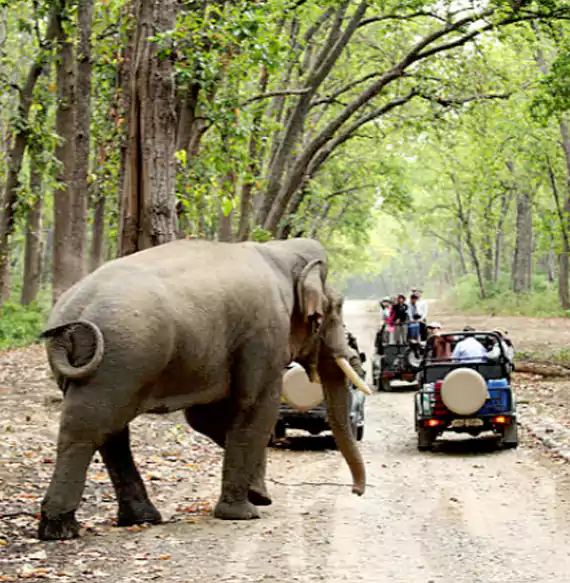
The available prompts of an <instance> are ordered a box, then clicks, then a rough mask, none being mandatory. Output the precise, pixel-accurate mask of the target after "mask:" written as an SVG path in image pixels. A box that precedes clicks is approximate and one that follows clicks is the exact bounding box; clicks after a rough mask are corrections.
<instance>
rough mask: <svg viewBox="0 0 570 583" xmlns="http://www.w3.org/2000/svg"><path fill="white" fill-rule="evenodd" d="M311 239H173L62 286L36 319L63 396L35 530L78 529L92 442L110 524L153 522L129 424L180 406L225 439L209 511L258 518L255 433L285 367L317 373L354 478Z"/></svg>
mask: <svg viewBox="0 0 570 583" xmlns="http://www.w3.org/2000/svg"><path fill="white" fill-rule="evenodd" d="M325 279H326V254H325V251H324V249H323V247H322V246H321V245H320V244H319V243H318V242H316V241H312V240H308V239H294V240H291V241H278V242H270V243H264V244H256V243H243V244H224V243H209V242H201V241H186V240H181V241H175V242H172V243H168V244H165V245H161V246H159V247H154V248H152V249H148V250H145V251H142V252H139V253H136V254H134V255H130V256H128V257H124V258H121V259H118V260H115V261H112V262H109V263H107V264H105V265H103V266H102V267H101V268H99V269H98V270H97V271H95V272H94V273H92V274H90V275H89V276H87V277H86V278H84V279H83V280H82V281H80V282H79V283H77V284H76V285H74V286H73V287H72V288H71V289H70V290H68V291H67V292H66V293H65V294H64V295H63V296H62V297H61V298H60V300H59V301H58V302H57V304H56V305H55V307H54V309H53V312H52V314H51V317H50V319H49V322H48V324H47V326H46V330H45V332H44V334H43V336H44V337H46V338H47V339H48V340H47V353H48V358H49V361H50V365H51V368H52V371H53V372H54V374H55V376H56V378H57V381H58V384H59V386H60V387H61V389H62V390H63V392H64V394H65V397H64V401H63V410H62V415H61V422H60V432H59V438H58V445H57V462H56V465H55V471H54V474H53V477H52V480H51V483H50V486H49V488H48V491H47V493H46V495H45V498H44V500H43V502H42V509H41V520H40V525H39V532H38V535H39V538H40V539H44V540H48V539H66V538H72V537H76V536H78V531H79V524H78V522H77V521H76V519H75V511H76V509H77V507H78V505H79V502H80V500H81V496H82V492H83V489H84V485H85V476H86V471H87V468H88V466H89V463H90V461H91V458H92V456H93V454H94V453H95V451H97V450H99V451H100V452H101V455H102V457H103V460H104V462H105V464H106V466H107V468H108V471H109V474H110V476H111V479H112V482H113V485H114V487H115V491H116V494H117V499H118V505H119V512H118V516H119V524H120V525H132V524H139V523H143V522H151V523H158V522H160V520H161V517H160V514H159V512H158V511H157V510H156V508H155V507H154V505H153V504H152V502H151V501H150V500H149V498H148V496H147V493H146V490H145V487H144V484H143V482H142V480H141V477H140V475H139V473H138V470H137V468H136V466H135V464H134V462H133V457H132V454H131V449H130V444H129V429H128V425H129V422H130V421H132V420H133V419H134V418H135V417H136V416H137V415H140V414H141V413H167V412H171V411H176V410H178V409H183V410H184V411H185V414H186V418H187V419H188V422H189V423H190V424H191V425H192V427H194V428H195V429H196V430H198V431H200V432H202V433H204V434H205V435H207V436H209V437H210V438H212V439H213V440H214V441H215V442H216V443H218V444H219V445H220V446H222V447H223V448H224V449H225V455H224V462H223V478H222V492H221V496H220V499H219V501H218V503H217V505H216V508H215V511H214V514H215V516H216V517H218V518H222V519H250V518H257V517H259V511H258V509H257V508H256V506H260V505H267V504H271V499H270V497H269V495H268V493H267V490H266V487H265V480H264V475H265V461H266V460H265V455H266V445H267V443H268V440H269V437H270V434H271V432H272V429H273V427H274V425H275V422H276V419H277V414H278V405H279V400H280V395H281V384H282V374H283V369H284V367H285V366H286V365H287V364H288V363H289V362H290V361H291V360H294V359H297V360H298V361H299V362H301V363H302V364H303V365H304V366H305V367H306V368H307V370H309V371H311V372H314V366H315V363H316V362H317V361H318V373H319V375H320V378H321V382H322V383H323V386H324V389H325V396H326V400H327V404H328V407H329V411H330V413H331V426H332V429H333V431H334V436H335V438H336V441H337V444H338V446H339V449H340V451H341V452H342V454H343V456H344V457H345V459H346V461H347V463H348V465H349V467H350V470H351V472H352V476H353V480H354V487H353V491H354V492H355V493H357V494H362V493H363V492H364V487H365V471H364V463H363V460H362V457H361V456H360V453H359V451H358V449H357V446H356V442H355V441H354V438H353V436H352V432H351V431H350V425H349V420H348V400H349V393H348V390H347V381H346V379H345V377H344V374H343V373H342V372H341V371H340V369H339V368H338V367H337V366H336V363H335V362H334V358H335V357H338V356H348V355H349V348H348V346H347V345H346V341H345V337H344V331H343V322H342V298H341V297H340V296H339V295H338V294H336V293H335V292H334V291H333V290H332V289H331V288H329V287H328V285H327V284H326V283H325Z"/></svg>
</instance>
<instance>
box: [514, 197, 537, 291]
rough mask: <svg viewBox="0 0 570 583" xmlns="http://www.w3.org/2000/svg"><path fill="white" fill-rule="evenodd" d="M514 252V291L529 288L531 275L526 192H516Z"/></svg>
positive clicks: (530, 209)
mask: <svg viewBox="0 0 570 583" xmlns="http://www.w3.org/2000/svg"><path fill="white" fill-rule="evenodd" d="M516 200H517V220H516V240H515V252H514V257H513V268H512V286H513V291H514V292H515V293H522V292H528V291H530V289H531V275H532V200H531V198H530V195H529V194H528V193H526V192H525V193H517V199H516Z"/></svg>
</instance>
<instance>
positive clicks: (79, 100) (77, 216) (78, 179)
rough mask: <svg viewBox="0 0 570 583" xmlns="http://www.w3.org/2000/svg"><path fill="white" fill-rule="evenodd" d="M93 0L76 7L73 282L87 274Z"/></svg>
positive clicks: (71, 279) (71, 241) (72, 191)
mask: <svg viewBox="0 0 570 583" xmlns="http://www.w3.org/2000/svg"><path fill="white" fill-rule="evenodd" d="M92 20H93V0H79V2H78V7H77V28H78V36H79V42H78V45H77V56H76V61H77V64H76V73H75V81H76V82H75V141H74V145H75V159H74V168H73V183H72V188H71V192H70V194H71V195H72V204H73V207H72V217H71V236H70V243H71V245H72V247H73V249H74V252H75V254H76V260H75V261H73V262H72V263H71V266H70V267H71V270H72V271H71V273H70V283H75V282H76V281H79V280H80V279H81V278H82V277H83V276H84V275H85V269H86V248H87V215H88V201H89V184H88V180H87V178H88V175H89V152H90V147H89V144H90V136H91V69H92V65H91V28H92Z"/></svg>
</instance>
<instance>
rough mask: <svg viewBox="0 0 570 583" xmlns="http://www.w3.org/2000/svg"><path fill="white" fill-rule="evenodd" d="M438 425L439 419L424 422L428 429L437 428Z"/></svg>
mask: <svg viewBox="0 0 570 583" xmlns="http://www.w3.org/2000/svg"><path fill="white" fill-rule="evenodd" d="M440 423H441V421H440V420H439V419H428V420H427V421H426V425H427V426H428V427H437V426H438V425H439V424H440Z"/></svg>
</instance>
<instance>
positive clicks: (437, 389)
mask: <svg viewBox="0 0 570 583" xmlns="http://www.w3.org/2000/svg"><path fill="white" fill-rule="evenodd" d="M441 387H443V381H436V383H435V390H436V391H441Z"/></svg>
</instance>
